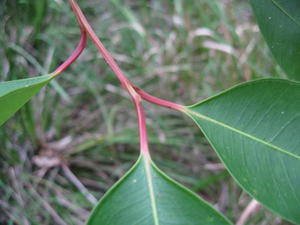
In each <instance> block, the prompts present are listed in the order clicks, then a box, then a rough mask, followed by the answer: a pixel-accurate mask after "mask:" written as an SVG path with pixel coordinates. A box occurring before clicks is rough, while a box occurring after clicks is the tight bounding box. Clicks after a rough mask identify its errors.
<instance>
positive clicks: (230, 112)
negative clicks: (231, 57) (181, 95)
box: [186, 79, 300, 224]
mask: <svg viewBox="0 0 300 225" xmlns="http://www.w3.org/2000/svg"><path fill="white" fill-rule="evenodd" d="M186 113H187V114H188V115H189V116H190V117H191V118H192V119H193V120H194V121H195V122H196V123H197V124H198V126H199V127H200V128H201V130H202V131H203V133H204V134H205V135H206V137H207V138H208V140H209V142H210V143H211V145H212V146H213V148H214V149H215V151H216V152H217V154H218V155H219V156H220V158H221V159H222V161H223V162H224V164H225V165H226V167H227V168H228V170H229V172H230V173H231V174H232V175H233V177H234V178H235V179H236V181H237V182H238V183H239V184H240V185H241V186H242V187H243V188H244V189H245V190H246V191H247V192H248V193H249V194H250V195H251V196H252V197H254V198H255V199H257V200H258V201H260V202H261V203H262V204H264V205H265V206H266V207H267V208H269V209H271V210H272V211H274V212H277V213H278V214H280V215H281V216H283V217H284V218H286V219H288V220H290V221H292V222H294V223H295V224H300V84H299V83H296V82H292V81H287V80H280V79H263V80H257V81H252V82H248V83H244V84H241V85H238V86H236V87H233V88H232V89H229V90H227V91H225V92H223V93H221V94H219V95H217V96H215V97H212V98H209V99H207V100H205V101H203V102H200V103H198V104H195V105H193V106H189V107H187V108H186Z"/></svg>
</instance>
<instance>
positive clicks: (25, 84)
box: [0, 75, 52, 126]
mask: <svg viewBox="0 0 300 225" xmlns="http://www.w3.org/2000/svg"><path fill="white" fill-rule="evenodd" d="M51 79H52V75H44V76H40V77H35V78H28V79H21V80H14V81H6V82H1V83H0V126H1V125H2V124H3V123H4V122H5V121H6V120H8V119H9V118H10V117H11V116H12V115H13V114H14V113H15V112H16V111H17V110H18V109H19V108H21V107H22V106H23V105H24V104H25V103H26V102H27V101H29V100H30V98H31V97H32V96H33V95H35V94H36V93H37V92H38V91H39V90H40V89H41V88H42V87H44V86H45V85H46V84H47V83H48V82H49V81H50V80H51Z"/></svg>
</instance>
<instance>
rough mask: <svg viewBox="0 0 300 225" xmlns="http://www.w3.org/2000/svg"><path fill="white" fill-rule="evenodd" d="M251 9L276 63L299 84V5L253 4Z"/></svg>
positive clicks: (281, 0)
mask: <svg viewBox="0 0 300 225" xmlns="http://www.w3.org/2000/svg"><path fill="white" fill-rule="evenodd" d="M251 5H252V8H253V11H254V14H255V16H256V19H257V22H258V25H259V27H260V30H261V32H262V34H263V36H264V38H265V40H266V42H267V44H268V46H269V48H270V50H271V52H272V54H273V55H274V57H275V59H276V61H277V62H278V64H279V65H280V66H281V67H282V68H283V70H284V71H285V72H286V74H287V76H288V77H289V78H291V79H295V80H300V64H299V63H298V62H299V61H300V39H299V37H300V16H299V10H300V2H299V1H298V0H251Z"/></svg>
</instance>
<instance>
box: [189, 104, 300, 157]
mask: <svg viewBox="0 0 300 225" xmlns="http://www.w3.org/2000/svg"><path fill="white" fill-rule="evenodd" d="M187 113H188V114H192V115H195V116H197V117H199V118H202V119H204V120H207V121H209V122H212V123H214V124H217V125H219V126H222V127H224V128H227V129H229V130H231V131H234V132H236V133H238V134H240V135H243V136H245V137H247V138H250V139H252V140H254V141H257V142H259V143H261V144H263V145H266V146H268V147H270V148H272V149H274V150H276V151H278V152H281V153H284V154H286V155H288V156H290V157H293V158H295V159H299V160H300V156H299V155H296V154H294V153H291V152H288V151H286V150H284V149H283V148H281V147H279V146H276V145H274V144H271V143H269V142H266V141H264V140H262V139H260V138H258V137H256V136H253V135H252V134H249V133H246V132H244V131H242V130H239V129H237V128H235V127H232V126H230V125H228V124H225V123H223V122H221V121H218V120H215V119H213V118H210V117H208V116H206V115H203V114H201V113H198V112H195V111H192V110H190V109H187Z"/></svg>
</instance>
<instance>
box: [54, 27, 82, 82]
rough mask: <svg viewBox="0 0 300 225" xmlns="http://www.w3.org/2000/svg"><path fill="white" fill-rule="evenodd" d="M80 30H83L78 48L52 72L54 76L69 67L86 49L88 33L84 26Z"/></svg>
mask: <svg viewBox="0 0 300 225" xmlns="http://www.w3.org/2000/svg"><path fill="white" fill-rule="evenodd" d="M80 30H81V34H80V41H79V43H78V45H77V47H76V49H75V50H74V51H73V53H72V54H71V55H70V56H69V58H68V59H67V60H66V61H65V62H64V63H63V64H61V65H60V66H59V67H57V69H56V70H55V71H54V72H53V73H52V74H53V76H57V75H58V74H60V73H61V72H63V71H64V70H65V69H66V68H68V67H69V66H70V65H71V64H72V63H73V62H74V61H75V60H76V59H77V58H78V57H79V56H80V55H81V53H82V51H83V50H84V48H85V46H86V39H87V35H86V32H85V30H84V29H83V28H81V29H80Z"/></svg>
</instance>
